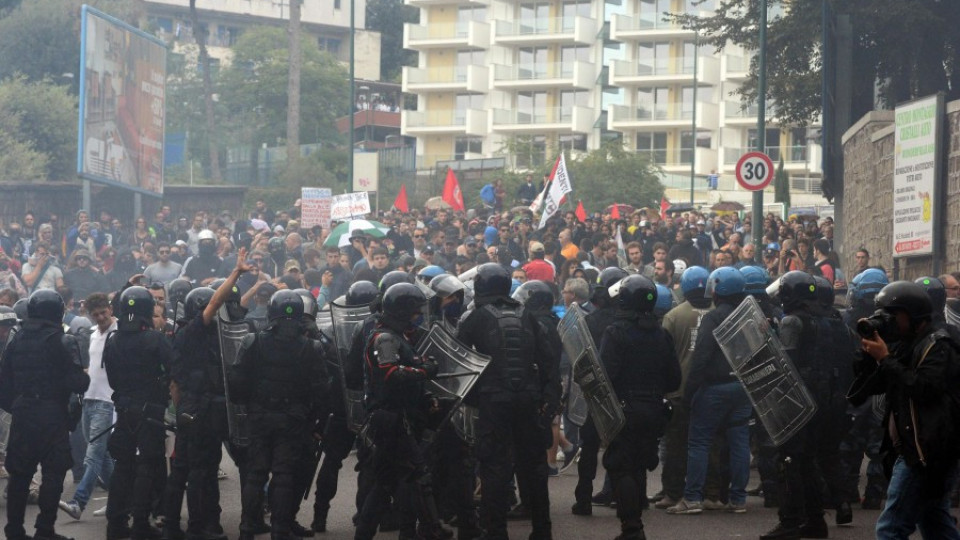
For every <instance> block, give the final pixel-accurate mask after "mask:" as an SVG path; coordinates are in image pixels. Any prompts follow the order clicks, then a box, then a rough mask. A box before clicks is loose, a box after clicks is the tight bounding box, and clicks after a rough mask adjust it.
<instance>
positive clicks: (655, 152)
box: [637, 132, 667, 163]
mask: <svg viewBox="0 0 960 540" xmlns="http://www.w3.org/2000/svg"><path fill="white" fill-rule="evenodd" d="M637 153H638V154H642V155H646V156H649V157H650V159H651V161H653V162H654V163H666V162H667V134H666V133H662V132H657V133H637Z"/></svg>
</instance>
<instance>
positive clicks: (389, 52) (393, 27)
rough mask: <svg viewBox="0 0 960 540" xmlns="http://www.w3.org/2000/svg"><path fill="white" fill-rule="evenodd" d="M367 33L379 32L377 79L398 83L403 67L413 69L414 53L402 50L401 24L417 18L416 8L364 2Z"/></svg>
mask: <svg viewBox="0 0 960 540" xmlns="http://www.w3.org/2000/svg"><path fill="white" fill-rule="evenodd" d="M366 15H367V29H368V30H375V31H377V32H380V78H381V79H383V80H384V81H396V82H400V72H401V68H402V67H403V66H415V65H417V53H416V52H415V51H408V50H405V49H404V48H403V23H415V22H417V21H418V20H419V18H420V12H419V10H417V8H414V7H411V6H407V5H404V2H403V0H368V2H367V13H366Z"/></svg>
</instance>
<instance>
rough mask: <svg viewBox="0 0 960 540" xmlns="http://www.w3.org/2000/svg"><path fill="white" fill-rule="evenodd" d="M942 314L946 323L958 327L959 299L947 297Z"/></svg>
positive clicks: (959, 324) (959, 318)
mask: <svg viewBox="0 0 960 540" xmlns="http://www.w3.org/2000/svg"><path fill="white" fill-rule="evenodd" d="M943 316H944V318H945V319H946V320H947V324H950V325H953V326H955V327H957V328H960V299H957V298H948V299H947V305H946V306H944V308H943Z"/></svg>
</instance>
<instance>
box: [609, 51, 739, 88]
mask: <svg viewBox="0 0 960 540" xmlns="http://www.w3.org/2000/svg"><path fill="white" fill-rule="evenodd" d="M694 79H696V81H697V84H698V85H701V86H707V85H712V84H715V83H716V82H717V81H719V80H720V63H719V62H718V61H717V59H716V58H713V57H710V56H701V57H699V58H698V59H697V69H696V70H694V69H693V59H692V58H685V57H683V56H674V57H668V58H658V59H647V60H634V61H629V60H614V61H613V62H611V64H610V84H612V85H614V86H634V87H645V86H663V85H669V84H689V85H692V84H693V82H694Z"/></svg>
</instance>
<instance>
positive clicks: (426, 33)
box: [403, 21, 490, 50]
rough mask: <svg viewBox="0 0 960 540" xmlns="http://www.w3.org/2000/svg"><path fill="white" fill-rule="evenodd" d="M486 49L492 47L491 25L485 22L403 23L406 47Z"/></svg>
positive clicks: (404, 45) (421, 48)
mask: <svg viewBox="0 0 960 540" xmlns="http://www.w3.org/2000/svg"><path fill="white" fill-rule="evenodd" d="M452 47H456V48H460V49H463V48H468V49H486V48H488V47H490V25H489V24H487V23H485V22H478V21H467V22H459V23H434V24H429V25H427V24H413V23H406V24H404V25H403V48H404V49H414V50H423V49H443V48H452Z"/></svg>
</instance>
